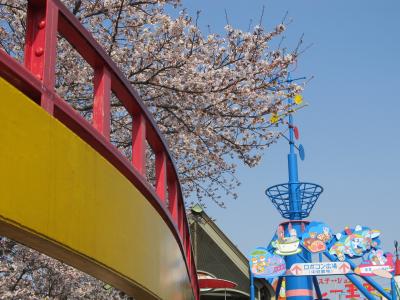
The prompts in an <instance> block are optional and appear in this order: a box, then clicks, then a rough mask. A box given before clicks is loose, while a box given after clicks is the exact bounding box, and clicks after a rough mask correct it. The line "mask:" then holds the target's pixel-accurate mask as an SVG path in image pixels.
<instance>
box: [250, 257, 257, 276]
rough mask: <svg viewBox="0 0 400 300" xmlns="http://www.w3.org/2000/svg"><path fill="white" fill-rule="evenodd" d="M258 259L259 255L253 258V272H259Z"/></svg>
mask: <svg viewBox="0 0 400 300" xmlns="http://www.w3.org/2000/svg"><path fill="white" fill-rule="evenodd" d="M257 266H258V259H257V257H254V256H253V257H252V258H251V271H252V272H253V273H258V267H257Z"/></svg>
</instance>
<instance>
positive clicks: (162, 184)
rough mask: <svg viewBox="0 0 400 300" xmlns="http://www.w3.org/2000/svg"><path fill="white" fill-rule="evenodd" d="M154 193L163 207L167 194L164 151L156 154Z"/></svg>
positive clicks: (165, 156)
mask: <svg viewBox="0 0 400 300" xmlns="http://www.w3.org/2000/svg"><path fill="white" fill-rule="evenodd" d="M156 193H157V195H158V197H160V200H161V201H162V203H163V204H164V205H165V200H166V194H167V155H166V154H165V152H164V151H161V152H157V153H156Z"/></svg>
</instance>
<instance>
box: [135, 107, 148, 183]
mask: <svg viewBox="0 0 400 300" xmlns="http://www.w3.org/2000/svg"><path fill="white" fill-rule="evenodd" d="M132 123H133V126H132V127H133V128H132V164H133V166H134V167H135V168H136V170H138V171H139V173H140V174H141V175H143V176H146V119H145V117H144V115H143V114H140V115H137V116H134V117H133V122H132Z"/></svg>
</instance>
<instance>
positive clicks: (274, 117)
mask: <svg viewBox="0 0 400 300" xmlns="http://www.w3.org/2000/svg"><path fill="white" fill-rule="evenodd" d="M269 121H270V122H271V124H275V123H276V122H278V121H279V116H278V115H277V114H272V115H271V118H270V119H269Z"/></svg>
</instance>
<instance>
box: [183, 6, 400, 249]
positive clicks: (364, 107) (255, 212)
mask: <svg viewBox="0 0 400 300" xmlns="http://www.w3.org/2000/svg"><path fill="white" fill-rule="evenodd" d="M263 5H265V13H264V22H263V24H264V26H265V27H266V28H272V27H273V26H274V25H275V24H278V23H279V22H280V21H281V19H282V17H283V16H284V14H285V12H286V11H288V12H289V17H291V18H292V19H293V22H292V23H291V24H290V26H289V28H288V31H287V32H286V36H287V39H286V45H287V46H288V47H293V46H294V45H295V44H296V42H297V41H298V38H299V36H300V35H301V34H302V33H304V34H305V43H306V44H308V43H309V44H311V43H312V44H313V46H312V47H311V48H310V49H309V50H307V52H306V53H304V54H303V56H302V57H301V58H300V63H299V66H298V69H297V73H298V74H297V75H302V76H307V77H310V76H315V79H314V80H312V82H311V83H310V84H309V85H308V86H307V88H306V90H305V91H304V94H303V95H304V98H305V100H306V101H307V102H308V103H310V106H309V107H307V108H306V109H304V110H302V111H300V112H299V113H297V114H296V115H295V121H296V123H297V125H298V127H299V129H300V142H301V143H302V144H303V145H304V147H305V149H306V156H307V157H306V160H305V161H304V162H299V168H300V169H299V178H300V180H302V181H308V182H315V183H318V184H321V185H322V186H323V187H324V189H325V191H324V193H323V194H322V195H321V197H320V199H319V201H318V202H317V204H316V207H315V208H314V210H313V212H312V213H311V216H310V218H309V220H318V221H325V222H326V223H328V224H330V225H331V227H332V229H333V230H334V231H335V232H337V231H341V230H342V229H343V227H344V226H346V225H350V226H355V225H357V224H361V225H366V226H370V227H373V228H376V229H380V230H381V231H382V241H383V248H384V249H385V250H387V251H389V250H390V251H393V240H395V239H398V240H400V233H399V232H398V229H399V228H400V192H399V191H400V189H399V188H400V174H399V170H400V159H399V148H400V140H399V136H400V134H399V130H400V125H399V118H398V115H399V113H400V104H399V101H400V98H399V87H400V76H399V72H400V58H399V54H400V34H399V31H400V18H399V13H400V1H398V0H385V1H372V0H368V1H366V0H364V1H361V0H335V1H327V0H268V1H262V0H252V1H233V0H213V1H212V0H201V1H200V0H198V1H194V0H183V6H184V7H187V8H188V12H189V13H190V14H192V15H195V13H196V11H197V10H201V11H202V12H201V17H200V20H199V25H200V26H201V27H202V28H204V29H205V28H206V26H207V25H208V24H209V25H211V28H212V30H213V31H215V32H222V31H223V27H224V26H225V23H226V22H225V12H224V10H225V9H226V10H227V13H228V16H229V22H230V23H231V24H232V25H233V26H234V27H239V28H242V29H247V28H248V25H249V21H250V19H253V20H254V21H253V24H254V22H257V21H258V20H259V17H260V14H261V10H262V6H263ZM287 152H288V146H287V143H286V142H285V141H284V140H282V141H280V142H279V143H278V144H276V145H273V146H272V147H271V148H270V149H268V150H267V151H266V152H265V156H264V158H263V161H262V163H261V164H260V165H259V166H258V167H257V168H253V169H248V168H245V167H240V169H239V172H238V174H237V175H238V177H239V179H240V181H241V182H242V185H241V186H240V187H239V188H238V191H239V199H237V200H232V201H226V203H227V205H228V208H227V209H220V208H218V207H216V206H214V205H213V204H212V203H209V205H208V208H207V212H208V214H209V215H211V216H212V217H214V218H215V219H216V220H217V224H218V225H219V226H220V227H221V228H222V229H223V230H224V231H225V232H226V234H227V235H228V236H229V237H230V238H231V239H232V241H233V242H234V243H235V244H236V245H237V246H238V247H239V249H241V250H242V252H244V253H245V254H247V253H248V252H249V251H250V250H251V249H253V248H254V247H256V246H263V245H265V244H266V243H268V242H269V240H270V238H271V237H272V235H273V233H274V232H275V230H276V227H277V225H278V224H279V223H280V222H281V221H282V218H281V217H280V215H279V213H278V212H277V211H276V210H275V208H274V207H273V206H272V204H271V203H270V201H269V200H268V199H267V198H266V196H265V194H264V191H265V189H266V188H267V187H269V186H271V185H274V184H277V183H282V182H286V181H287V162H286V159H287V157H286V154H287Z"/></svg>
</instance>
